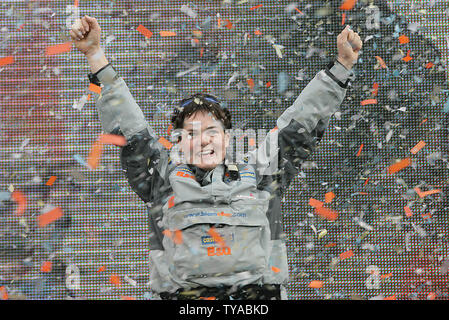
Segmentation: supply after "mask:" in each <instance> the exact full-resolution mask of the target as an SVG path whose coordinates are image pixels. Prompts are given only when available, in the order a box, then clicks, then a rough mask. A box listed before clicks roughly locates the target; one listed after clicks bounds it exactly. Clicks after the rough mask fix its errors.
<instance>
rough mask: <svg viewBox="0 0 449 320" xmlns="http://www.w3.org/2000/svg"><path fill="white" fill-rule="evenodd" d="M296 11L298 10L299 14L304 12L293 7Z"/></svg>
mask: <svg viewBox="0 0 449 320" xmlns="http://www.w3.org/2000/svg"><path fill="white" fill-rule="evenodd" d="M295 10H296V11H298V12H299V13H300V14H304V13H303V12H302V11H301V10H299V9H298V8H295Z"/></svg>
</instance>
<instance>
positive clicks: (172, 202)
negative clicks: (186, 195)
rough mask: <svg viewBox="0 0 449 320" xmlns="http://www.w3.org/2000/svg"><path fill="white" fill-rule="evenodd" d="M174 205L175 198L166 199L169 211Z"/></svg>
mask: <svg viewBox="0 0 449 320" xmlns="http://www.w3.org/2000/svg"><path fill="white" fill-rule="evenodd" d="M174 205H175V196H171V197H170V199H168V208H169V209H170V208H171V207H173V206H174Z"/></svg>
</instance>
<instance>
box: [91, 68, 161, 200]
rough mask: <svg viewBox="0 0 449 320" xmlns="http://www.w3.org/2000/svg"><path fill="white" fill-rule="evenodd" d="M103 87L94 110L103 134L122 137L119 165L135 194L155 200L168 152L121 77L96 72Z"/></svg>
mask: <svg viewBox="0 0 449 320" xmlns="http://www.w3.org/2000/svg"><path fill="white" fill-rule="evenodd" d="M97 77H98V79H99V80H100V82H101V83H102V84H103V88H102V92H101V96H100V98H99V100H98V101H97V104H96V106H97V110H98V114H99V118H100V122H101V126H102V129H103V131H104V132H105V133H112V134H120V135H123V136H125V138H126V140H127V144H126V145H125V146H124V147H122V149H121V155H120V160H121V165H122V169H123V172H124V173H125V175H126V177H127V179H128V182H129V184H130V186H131V188H132V190H133V191H134V192H136V194H137V195H138V196H139V197H140V198H141V199H142V200H143V201H144V202H149V201H153V200H154V196H155V192H153V191H156V190H160V189H159V187H160V186H161V185H162V181H161V180H162V178H163V177H165V173H166V170H167V166H168V164H169V157H168V152H167V151H166V149H165V148H164V147H163V146H162V145H161V144H160V143H159V142H158V137H157V135H156V134H155V132H154V130H153V128H151V126H150V125H149V124H148V122H147V121H146V120H145V116H144V114H143V112H142V110H141V108H140V107H139V106H138V105H137V103H136V101H135V99H134V97H133V96H132V95H131V93H130V91H129V89H128V86H127V85H126V83H125V81H124V80H123V78H121V77H119V76H118V75H117V72H116V71H115V70H114V68H113V67H112V66H108V67H106V68H105V69H103V70H101V71H100V72H99V73H97Z"/></svg>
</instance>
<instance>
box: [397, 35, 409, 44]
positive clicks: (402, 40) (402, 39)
mask: <svg viewBox="0 0 449 320" xmlns="http://www.w3.org/2000/svg"><path fill="white" fill-rule="evenodd" d="M409 42H410V39H409V38H408V37H407V36H405V35H402V36H400V37H399V43H400V44H406V43H409Z"/></svg>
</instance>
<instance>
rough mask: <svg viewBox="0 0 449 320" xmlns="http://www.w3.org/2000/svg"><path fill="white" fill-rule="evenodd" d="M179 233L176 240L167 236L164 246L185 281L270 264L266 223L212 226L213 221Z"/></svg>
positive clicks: (253, 270) (176, 270) (261, 270)
mask: <svg viewBox="0 0 449 320" xmlns="http://www.w3.org/2000/svg"><path fill="white" fill-rule="evenodd" d="M178 232H180V234H178V237H177V239H174V238H172V237H170V236H165V237H164V247H165V250H166V251H167V252H166V253H167V256H168V257H170V259H172V261H171V263H172V264H173V266H174V270H175V273H176V275H177V276H178V277H180V278H181V279H183V280H193V279H194V278H201V277H213V276H222V275H229V274H233V273H238V272H244V271H247V272H250V273H260V272H263V270H264V269H265V268H266V266H267V255H266V249H265V248H266V243H264V242H266V239H267V234H266V229H265V227H263V226H240V225H221V226H220V227H213V228H211V225H210V224H198V225H192V226H189V227H187V228H184V229H182V230H180V231H178ZM181 238H182V239H181Z"/></svg>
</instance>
